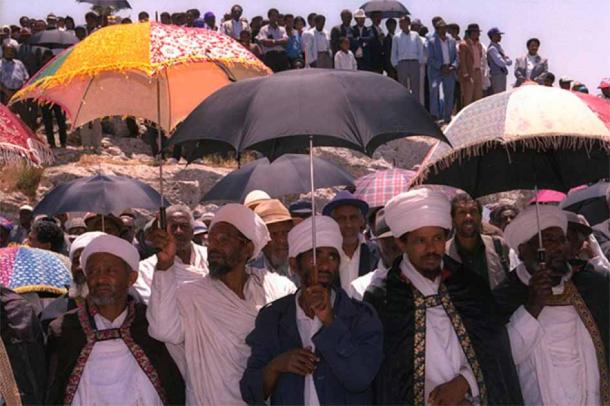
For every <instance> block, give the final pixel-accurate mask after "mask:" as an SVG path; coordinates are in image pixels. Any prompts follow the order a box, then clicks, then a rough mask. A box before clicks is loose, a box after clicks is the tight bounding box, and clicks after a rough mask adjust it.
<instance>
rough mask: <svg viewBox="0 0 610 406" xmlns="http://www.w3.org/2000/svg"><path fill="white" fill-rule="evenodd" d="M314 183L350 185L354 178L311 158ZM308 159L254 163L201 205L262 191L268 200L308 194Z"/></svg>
mask: <svg viewBox="0 0 610 406" xmlns="http://www.w3.org/2000/svg"><path fill="white" fill-rule="evenodd" d="M313 166H314V183H315V185H316V187H318V188H323V187H332V186H339V185H353V181H354V178H353V177H352V176H351V175H350V174H349V173H347V172H346V171H344V170H343V169H341V168H339V167H338V166H335V165H333V164H331V163H330V162H328V161H325V160H323V159H320V158H314V160H313ZM309 169H310V168H309V157H308V156H307V155H299V154H286V155H282V156H281V157H279V158H278V159H276V160H275V161H273V162H271V163H270V162H269V160H268V159H267V158H261V159H257V160H256V161H254V162H250V163H248V164H246V165H244V166H242V167H241V168H240V169H237V170H236V171H233V172H231V173H230V174H228V175H227V176H225V177H224V178H222V179H220V180H219V181H218V182H217V183H216V184H215V185H214V186H213V187H212V189H210V191H209V192H208V193H207V194H206V195H205V196H204V197H203V200H204V201H233V202H243V201H244V199H245V198H246V195H247V194H248V193H249V192H251V191H253V190H257V189H258V190H264V191H265V192H267V194H269V196H271V197H281V196H285V195H288V194H295V193H305V192H308V191H309V190H310V187H311V181H310V170H309Z"/></svg>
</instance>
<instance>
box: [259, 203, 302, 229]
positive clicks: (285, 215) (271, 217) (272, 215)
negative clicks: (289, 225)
mask: <svg viewBox="0 0 610 406" xmlns="http://www.w3.org/2000/svg"><path fill="white" fill-rule="evenodd" d="M253 210H254V212H255V213H256V214H258V215H259V216H260V218H262V219H263V221H264V222H265V224H266V225H269V224H274V223H281V222H284V221H292V217H291V216H290V212H289V211H288V209H287V208H286V206H284V205H283V204H282V202H280V201H279V200H277V199H266V200H263V201H261V202H260V203H259V204H258V205H257V206H256V207H255V208H254V209H253Z"/></svg>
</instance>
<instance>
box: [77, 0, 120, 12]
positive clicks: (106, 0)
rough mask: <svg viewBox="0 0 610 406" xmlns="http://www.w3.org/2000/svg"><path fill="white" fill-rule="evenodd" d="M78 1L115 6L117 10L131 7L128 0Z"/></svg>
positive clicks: (79, 1)
mask: <svg viewBox="0 0 610 406" xmlns="http://www.w3.org/2000/svg"><path fill="white" fill-rule="evenodd" d="M76 1H77V2H78V3H89V4H93V5H94V6H101V7H114V8H115V9H116V10H121V9H124V8H131V5H130V4H129V2H128V1H127V0H76Z"/></svg>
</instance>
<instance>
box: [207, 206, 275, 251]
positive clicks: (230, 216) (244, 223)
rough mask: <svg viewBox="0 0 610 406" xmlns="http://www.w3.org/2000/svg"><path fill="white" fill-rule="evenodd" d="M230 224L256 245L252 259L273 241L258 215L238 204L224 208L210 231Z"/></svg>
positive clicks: (219, 212)
mask: <svg viewBox="0 0 610 406" xmlns="http://www.w3.org/2000/svg"><path fill="white" fill-rule="evenodd" d="M218 223H229V224H231V225H232V226H233V227H235V228H236V229H238V230H239V231H240V232H241V233H242V234H243V235H244V236H245V237H246V238H247V239H248V240H250V241H252V244H254V251H253V252H252V257H251V258H250V259H253V258H256V257H258V254H260V252H261V251H262V250H263V248H265V245H267V243H268V242H269V241H271V237H269V231H268V230H267V226H266V225H265V223H264V222H263V219H261V218H260V217H259V216H258V215H257V214H256V213H254V212H253V211H252V210H250V209H248V208H247V207H246V206H244V205H242V204H237V203H230V204H226V205H224V206H222V207H221V208H220V209H219V210H218V211H217V212H216V215H215V216H214V219H213V220H212V222H211V223H210V230H212V228H214V225H215V224H218Z"/></svg>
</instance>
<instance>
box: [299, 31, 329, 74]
mask: <svg viewBox="0 0 610 406" xmlns="http://www.w3.org/2000/svg"><path fill="white" fill-rule="evenodd" d="M301 48H302V49H303V54H304V56H305V65H307V66H310V65H311V64H312V63H314V62H315V61H317V60H318V53H320V52H330V37H329V35H328V32H327V31H326V30H322V31H318V30H317V29H316V28H315V27H314V28H312V29H310V30H307V31H305V32H304V33H303V35H302V42H301Z"/></svg>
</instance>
